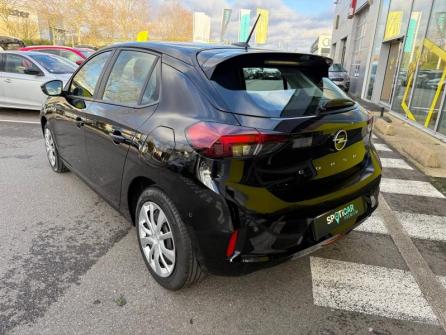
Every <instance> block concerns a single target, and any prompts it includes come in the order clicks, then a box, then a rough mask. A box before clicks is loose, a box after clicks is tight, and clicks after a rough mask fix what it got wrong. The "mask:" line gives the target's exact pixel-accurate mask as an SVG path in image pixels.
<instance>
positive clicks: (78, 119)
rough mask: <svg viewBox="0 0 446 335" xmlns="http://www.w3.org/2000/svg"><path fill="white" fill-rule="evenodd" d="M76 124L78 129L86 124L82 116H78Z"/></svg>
mask: <svg viewBox="0 0 446 335" xmlns="http://www.w3.org/2000/svg"><path fill="white" fill-rule="evenodd" d="M75 123H76V127H78V128H80V127H82V126H83V125H84V124H85V123H84V120H83V119H82V118H81V117H80V116H78V117H77V118H76V121H75Z"/></svg>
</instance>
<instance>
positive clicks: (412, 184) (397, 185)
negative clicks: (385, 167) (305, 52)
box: [381, 178, 445, 198]
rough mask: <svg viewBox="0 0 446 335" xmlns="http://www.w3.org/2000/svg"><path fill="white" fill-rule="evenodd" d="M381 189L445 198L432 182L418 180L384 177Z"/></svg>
mask: <svg viewBox="0 0 446 335" xmlns="http://www.w3.org/2000/svg"><path fill="white" fill-rule="evenodd" d="M381 191H382V192H385V193H397V194H408V195H418V196H424V197H433V198H445V196H444V195H443V194H442V193H441V192H440V191H438V190H437V189H436V188H435V187H434V186H432V185H431V184H430V183H428V182H425V181H416V180H404V179H391V178H383V179H382V180H381Z"/></svg>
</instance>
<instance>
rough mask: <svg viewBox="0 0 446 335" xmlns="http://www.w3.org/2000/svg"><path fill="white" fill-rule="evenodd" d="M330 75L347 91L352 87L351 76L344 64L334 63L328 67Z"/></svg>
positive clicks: (332, 79)
mask: <svg viewBox="0 0 446 335" xmlns="http://www.w3.org/2000/svg"><path fill="white" fill-rule="evenodd" d="M328 77H329V78H330V79H331V81H333V82H334V83H335V84H336V85H337V86H338V87H340V88H342V89H343V90H344V91H345V92H347V91H348V89H349V88H350V76H349V75H348V72H347V70H346V69H344V67H343V66H342V64H337V63H334V64H332V65H331V66H330V68H329V69H328Z"/></svg>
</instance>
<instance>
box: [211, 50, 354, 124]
mask: <svg viewBox="0 0 446 335" xmlns="http://www.w3.org/2000/svg"><path fill="white" fill-rule="evenodd" d="M247 60H248V59H247V58H246V57H245V60H244V61H241V62H240V61H236V62H231V61H229V62H226V63H223V64H220V65H219V66H218V67H217V68H216V70H215V72H214V73H213V75H212V77H211V81H212V82H213V84H214V85H215V86H216V87H217V91H218V92H219V95H220V96H221V98H222V99H223V100H224V102H225V105H226V106H228V109H229V110H230V111H232V112H235V113H239V114H247V115H255V116H262V117H277V118H281V117H300V116H313V115H317V114H319V113H321V112H325V111H327V110H335V109H341V108H346V107H352V106H353V105H354V104H355V103H354V102H353V101H352V100H351V99H350V98H349V97H348V96H347V95H346V94H345V93H344V92H343V91H342V90H340V89H339V88H338V87H337V86H336V85H335V84H334V83H333V82H332V81H331V80H330V79H328V78H327V77H326V76H324V75H321V74H322V73H323V72H322V71H321V70H320V68H318V67H317V66H316V65H314V64H313V66H299V64H298V63H295V64H294V63H293V62H284V61H275V60H274V59H266V60H262V61H261V62H259V61H258V60H257V61H254V62H252V63H253V65H251V64H250V62H249V61H247ZM259 63H260V64H259ZM325 66H326V67H325V73H328V71H327V67H328V65H325Z"/></svg>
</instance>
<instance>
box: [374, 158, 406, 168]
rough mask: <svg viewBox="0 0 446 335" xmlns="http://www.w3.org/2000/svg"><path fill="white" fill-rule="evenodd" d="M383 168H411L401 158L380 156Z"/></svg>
mask: <svg viewBox="0 0 446 335" xmlns="http://www.w3.org/2000/svg"><path fill="white" fill-rule="evenodd" d="M381 163H382V165H383V167H384V168H391V169H406V170H413V168H412V167H410V166H409V164H407V163H406V162H405V161H404V160H403V159H398V158H381Z"/></svg>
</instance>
